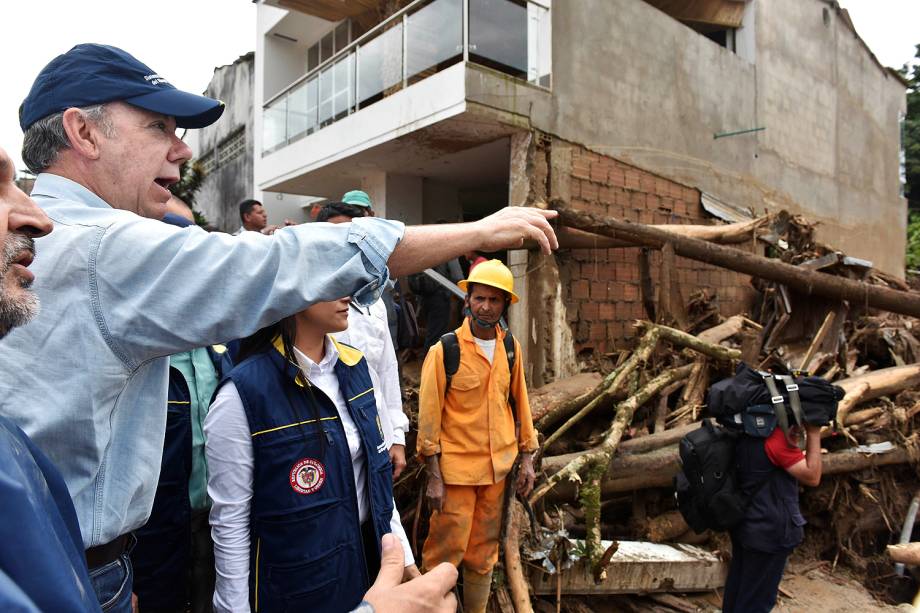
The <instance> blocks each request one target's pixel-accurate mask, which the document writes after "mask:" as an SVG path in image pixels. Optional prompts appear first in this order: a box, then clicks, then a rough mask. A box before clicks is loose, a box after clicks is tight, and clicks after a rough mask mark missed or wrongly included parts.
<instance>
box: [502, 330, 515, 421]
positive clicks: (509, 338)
mask: <svg viewBox="0 0 920 613" xmlns="http://www.w3.org/2000/svg"><path fill="white" fill-rule="evenodd" d="M504 344H505V355H507V356H508V373H509V375H510V377H509V378H508V406H509V407H510V408H511V413H512V414H513V415H514V423H515V424H518V423H519V422H518V415H517V402H515V400H514V394H512V393H511V378H512V377H514V361H515V360H516V359H517V354H516V352H515V350H514V336H513V335H512V334H511V330H508V332H507V333H506V334H505V339H504Z"/></svg>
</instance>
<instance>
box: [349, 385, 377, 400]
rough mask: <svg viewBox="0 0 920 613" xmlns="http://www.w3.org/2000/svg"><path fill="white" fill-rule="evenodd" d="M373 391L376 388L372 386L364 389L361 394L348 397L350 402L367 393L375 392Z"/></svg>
mask: <svg viewBox="0 0 920 613" xmlns="http://www.w3.org/2000/svg"><path fill="white" fill-rule="evenodd" d="M373 391H374V388H370V389H367V390H364V391H363V392H361V393H360V394H358V395H357V396H355V397H354V398H349V399H348V402H351V401H353V400H357V399H358V398H360V397H361V396H364V395H365V394H370V393H371V392H373Z"/></svg>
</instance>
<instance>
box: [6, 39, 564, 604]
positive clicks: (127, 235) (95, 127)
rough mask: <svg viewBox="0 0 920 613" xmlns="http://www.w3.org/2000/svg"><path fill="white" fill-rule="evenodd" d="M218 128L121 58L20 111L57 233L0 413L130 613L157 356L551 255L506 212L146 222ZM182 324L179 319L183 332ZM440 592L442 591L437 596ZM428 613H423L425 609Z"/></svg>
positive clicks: (152, 473) (41, 264) (162, 368)
mask: <svg viewBox="0 0 920 613" xmlns="http://www.w3.org/2000/svg"><path fill="white" fill-rule="evenodd" d="M222 112H223V104H222V103H221V102H219V101H217V100H213V99H210V98H206V97H204V96H198V95H195V94H191V93H187V92H182V91H180V90H177V89H176V88H175V87H173V86H172V85H171V84H170V83H169V82H168V81H167V80H166V79H165V78H164V77H163V76H162V75H159V74H157V73H156V72H155V71H153V70H152V69H150V68H149V67H147V66H146V65H144V64H143V63H141V62H140V61H138V60H137V59H136V58H134V57H133V56H131V55H130V54H128V53H126V52H125V51H122V50H121V49H117V48H115V47H109V46H105V45H96V44H82V45H77V46H76V47H74V48H73V49H71V50H70V51H68V52H67V53H65V54H63V55H60V56H58V57H56V58H55V59H53V60H52V61H51V62H50V63H49V64H48V65H47V66H45V68H44V69H42V71H41V72H40V73H39V75H38V77H37V78H36V79H35V82H34V84H33V86H32V89H31V90H30V92H29V94H28V96H27V97H26V99H25V101H24V102H23V104H22V106H21V107H20V112H19V120H20V125H21V127H22V129H23V131H24V136H23V151H22V157H23V160H24V161H25V162H26V164H27V165H28V166H29V169H30V170H32V171H33V172H34V173H36V174H37V175H38V176H37V178H36V182H35V186H34V188H33V193H32V194H33V197H34V198H35V200H36V201H37V203H38V204H39V206H40V207H42V209H44V211H45V213H46V214H47V215H48V217H50V218H51V219H52V221H53V222H54V224H55V230H54V232H53V233H52V234H50V235H49V236H48V237H45V238H41V239H39V241H38V242H40V243H41V245H40V246H41V249H42V258H41V259H40V260H39V261H38V262H36V265H35V270H36V273H37V275H36V276H37V277H38V279H39V281H38V282H36V284H35V291H36V293H37V294H38V296H39V297H40V298H41V300H42V302H43V304H44V305H45V311H46V313H45V316H44V317H42V318H39V319H38V320H36V321H35V322H33V323H31V324H30V325H28V326H24V327H22V328H19V329H17V330H15V331H13V332H12V333H11V334H10V335H9V337H8V339H7V342H6V343H4V345H3V346H0V371H3V372H12V371H13V370H14V369H17V370H18V371H19V372H21V373H22V376H21V377H20V378H19V379H18V380H15V381H14V380H12V379H11V378H10V377H3V378H0V413H2V414H4V415H6V416H8V417H10V418H11V419H12V420H13V421H15V422H16V423H17V424H18V425H20V426H21V427H22V428H23V430H25V431H26V433H27V434H29V436H31V437H32V439H33V440H34V441H35V442H36V444H37V445H38V446H39V447H40V448H41V449H42V450H43V451H44V452H45V453H47V454H48V455H49V456H50V458H51V459H52V461H54V462H55V463H56V464H57V465H58V467H59V468H60V469H61V472H62V474H63V477H64V480H65V481H66V483H67V487H68V489H69V491H70V494H71V495H72V497H73V499H74V506H75V508H76V511H77V516H78V518H79V522H80V527H81V531H82V536H83V544H84V546H85V547H86V558H87V562H88V564H89V566H90V571H91V572H90V575H91V578H92V581H93V587H94V589H95V591H96V594H97V597H98V599H99V602H100V603H103V604H104V605H105V608H106V610H110V611H128V610H129V609H130V594H131V586H132V570H131V563H130V559H129V557H128V553H129V550H130V547H131V543H132V538H133V537H132V536H131V532H132V531H133V530H135V529H136V528H138V527H139V526H141V525H143V524H144V522H145V521H146V520H147V517H148V516H149V514H150V509H151V506H152V504H153V497H154V492H155V490H156V484H157V475H158V471H159V465H160V457H161V454H162V448H163V435H162V433H163V432H164V430H165V420H166V412H165V411H164V410H163V407H165V406H166V388H167V386H166V383H167V379H168V368H169V361H168V356H169V355H171V354H174V353H179V352H182V351H188V350H189V349H192V348H195V347H203V346H207V345H212V344H214V343H218V342H220V341H221V340H222V339H225V338H242V337H244V336H248V335H250V334H252V333H253V332H255V331H256V330H258V329H259V328H261V327H263V326H265V325H267V324H269V323H271V322H274V321H277V320H278V319H280V318H283V317H286V316H288V315H291V314H293V313H296V312H299V311H302V310H304V309H305V308H307V307H309V306H310V305H311V304H313V303H315V302H319V301H325V300H332V299H335V298H338V297H341V296H346V295H353V296H354V299H355V300H356V302H358V303H359V304H367V303H369V302H372V301H373V300H375V299H376V298H377V297H379V294H380V292H381V290H382V288H383V287H384V285H385V283H386V281H387V279H388V278H389V275H390V273H391V272H392V274H396V275H402V274H409V273H412V272H416V271H418V270H422V269H424V268H427V267H430V266H432V265H436V264H437V263H438V262H440V261H441V260H443V259H446V258H452V257H456V256H457V255H460V254H461V253H463V252H466V251H469V250H470V249H482V250H484V251H496V250H499V249H507V248H519V247H520V246H521V245H522V244H523V242H524V241H525V240H527V239H533V240H536V241H538V243H539V244H540V245H541V247H542V248H543V250H544V251H545V252H546V253H549V252H550V251H551V249H553V248H556V247H557V246H558V244H557V242H556V239H555V235H554V233H553V231H552V228H551V227H550V226H549V223H548V221H547V219H548V218H551V217H552V216H553V214H552V213H548V212H544V211H539V210H537V209H532V208H524V207H511V208H508V209H504V210H502V211H499V212H498V213H496V214H495V215H493V216H490V217H487V218H485V219H483V220H481V221H479V222H474V223H470V224H455V225H452V226H437V227H428V226H419V227H414V228H405V227H404V226H403V224H401V223H398V222H393V221H387V220H381V219H373V218H364V219H358V220H355V221H354V222H352V223H351V224H344V225H341V226H333V225H326V224H315V227H314V225H313V224H307V225H303V226H295V227H291V228H285V229H283V230H280V231H279V232H276V233H275V235H274V237H267V236H263V235H261V234H256V233H252V232H249V233H246V235H244V236H240V237H231V236H229V235H226V234H221V233H210V234H209V233H206V232H201V231H197V230H195V229H194V228H176V227H170V226H167V225H166V224H162V223H157V222H154V221H151V220H150V219H144V217H149V218H154V219H160V218H161V217H162V216H163V215H164V213H165V211H166V202H167V201H168V199H169V196H170V193H169V190H168V187H169V186H170V185H171V184H172V183H175V182H176V181H178V180H179V167H180V165H181V164H182V163H183V162H185V161H186V160H188V159H189V158H190V157H191V155H192V152H191V150H190V149H189V148H188V146H187V145H186V144H185V143H183V142H182V141H181V140H180V139H179V138H178V136H177V135H176V129H177V128H200V127H203V126H206V125H209V124H211V123H213V122H214V121H216V120H217V119H218V118H219V117H220V115H221V113H222ZM189 313H194V314H195V316H194V317H189V316H188V314H189ZM446 591H447V589H445V592H446ZM433 606H436V605H433Z"/></svg>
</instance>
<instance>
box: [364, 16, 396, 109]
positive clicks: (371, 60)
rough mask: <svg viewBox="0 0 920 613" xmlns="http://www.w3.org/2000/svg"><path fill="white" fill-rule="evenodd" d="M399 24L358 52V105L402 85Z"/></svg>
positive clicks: (374, 99) (372, 101)
mask: <svg viewBox="0 0 920 613" xmlns="http://www.w3.org/2000/svg"><path fill="white" fill-rule="evenodd" d="M402 36H403V34H402V22H401V21H400V22H397V23H396V24H395V25H394V26H393V27H392V28H390V29H389V30H387V31H386V32H384V33H382V34H381V35H380V36H378V37H377V38H374V39H373V40H370V41H368V42H366V43H364V44H363V45H361V47H360V48H359V49H358V105H359V106H367V105H368V104H372V103H374V102H377V100H380V99H381V98H382V97H383V95H384V93H385V92H386V90H388V89H390V88H392V87H396V86H397V85H400V84H401V83H402V59H403V56H402Z"/></svg>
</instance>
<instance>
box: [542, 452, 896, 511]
mask: <svg viewBox="0 0 920 613" xmlns="http://www.w3.org/2000/svg"><path fill="white" fill-rule="evenodd" d="M588 453H590V452H589V451H585V452H582V453H581V454H572V455H573V456H581V457H584V456H585V455H587V454H588ZM560 457H564V456H560ZM577 459H578V457H576V459H575V461H577ZM550 460H551V458H546V459H545V460H544V462H543V468H544V470H547V472H549V470H550V469H551V468H552V469H555V468H556V466H558V464H559V462H558V461H555V459H552V460H553V461H550ZM908 462H910V453H909V452H908V451H907V449H904V448H901V447H898V448H896V449H894V450H893V451H889V452H888V453H880V454H872V455H866V454H863V453H859V452H858V451H855V450H852V449H847V450H844V451H837V452H835V453H829V454H827V455H825V456H824V458H823V460H822V467H821V474H822V475H823V476H832V475H839V474H843V473H850V472H856V471H858V470H863V469H866V468H871V467H873V466H889V465H892V464H906V463H908ZM571 464H572V462H569V464H567V465H564V467H563V469H562V470H564V469H565V468H567V467H568V466H570V465H571ZM679 469H680V457H679V455H678V450H677V445H673V446H670V447H664V448H662V449H658V450H655V451H652V452H650V453H643V454H629V455H624V456H618V457H616V458H614V460H613V462H611V463H610V465H609V468H608V469H607V479H605V480H604V482H603V484H602V485H601V494H602V495H610V494H622V493H625V492H633V491H636V490H641V489H648V488H655V487H671V486H672V483H673V479H674V475H676V474H677V471H678V470H679ZM560 472H562V471H561V470H560ZM560 472H556V473H555V474H553V475H552V476H551V477H550V481H552V480H553V478H555V477H556V476H557V475H559V474H560ZM557 481H558V480H557ZM568 497H569V498H571V494H569V496H568Z"/></svg>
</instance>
